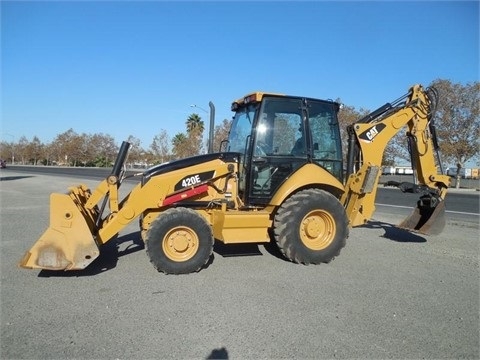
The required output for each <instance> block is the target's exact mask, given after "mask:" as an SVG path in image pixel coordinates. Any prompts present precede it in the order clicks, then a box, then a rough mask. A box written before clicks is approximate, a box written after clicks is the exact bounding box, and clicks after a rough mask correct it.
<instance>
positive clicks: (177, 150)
mask: <svg viewBox="0 0 480 360" xmlns="http://www.w3.org/2000/svg"><path fill="white" fill-rule="evenodd" d="M172 145H173V149H172V152H173V155H174V156H175V157H176V158H177V159H183V158H185V157H188V156H189V153H190V151H189V150H190V149H189V141H188V137H187V136H186V135H185V134H184V133H178V134H176V135H175V136H174V137H173V139H172Z"/></svg>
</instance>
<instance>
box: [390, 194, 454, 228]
mask: <svg viewBox="0 0 480 360" xmlns="http://www.w3.org/2000/svg"><path fill="white" fill-rule="evenodd" d="M429 200H437V199H435V198H433V199H429ZM398 227H399V228H402V229H406V230H411V231H416V232H419V233H422V234H426V235H438V234H440V233H441V232H442V231H443V228H444V227H445V201H442V200H440V201H438V202H437V201H426V202H425V201H423V199H420V200H419V202H418V205H417V207H416V208H415V209H414V210H413V212H412V213H411V214H410V216H409V217H407V218H406V219H405V220H404V221H403V222H402V223H401V224H400V225H398Z"/></svg>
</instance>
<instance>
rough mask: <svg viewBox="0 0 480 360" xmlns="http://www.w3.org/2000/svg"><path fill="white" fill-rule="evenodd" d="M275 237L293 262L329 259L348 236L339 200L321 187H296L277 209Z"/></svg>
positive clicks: (315, 261) (314, 261)
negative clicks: (294, 192) (294, 191)
mask: <svg viewBox="0 0 480 360" xmlns="http://www.w3.org/2000/svg"><path fill="white" fill-rule="evenodd" d="M273 232H274V238H275V241H276V243H277V245H278V247H279V249H280V251H281V252H282V254H283V255H284V256H285V257H286V258H287V259H289V260H290V261H293V262H295V263H301V264H320V263H328V262H330V261H331V260H332V259H333V258H334V257H335V256H337V255H338V254H339V253H340V250H341V249H342V248H343V247H344V246H345V243H346V239H347V237H348V219H347V216H346V213H345V209H344V207H343V206H342V204H341V203H340V202H339V201H338V199H337V198H335V197H334V196H333V195H332V194H330V193H328V192H326V191H323V190H320V189H307V190H302V191H299V192H298V193H296V194H294V195H292V196H291V197H290V198H288V199H287V200H286V201H285V202H284V203H283V204H282V205H281V206H280V208H279V209H278V212H277V214H276V215H275V219H274V229H273Z"/></svg>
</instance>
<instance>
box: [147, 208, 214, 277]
mask: <svg viewBox="0 0 480 360" xmlns="http://www.w3.org/2000/svg"><path fill="white" fill-rule="evenodd" d="M213 244H214V238H213V233H212V229H211V227H210V225H209V224H208V223H207V222H206V220H205V219H204V218H203V217H202V216H201V215H200V214H198V213H196V212H195V211H194V210H192V209H188V208H172V209H169V210H167V211H165V212H164V213H163V214H161V215H159V216H158V217H157V218H156V219H155V220H154V221H153V222H152V225H151V226H150V228H149V229H148V231H147V233H146V235H145V248H146V250H147V254H148V256H149V258H150V262H151V263H152V264H153V266H154V267H155V268H156V269H157V270H158V271H160V272H164V273H166V274H188V273H192V272H197V271H199V270H200V269H201V268H203V267H204V266H205V264H206V263H207V262H208V260H209V259H210V257H211V255H212V253H213Z"/></svg>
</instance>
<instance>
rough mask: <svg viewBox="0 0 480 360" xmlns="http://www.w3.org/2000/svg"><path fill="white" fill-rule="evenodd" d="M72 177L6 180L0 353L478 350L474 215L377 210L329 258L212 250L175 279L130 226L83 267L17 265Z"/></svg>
mask: <svg viewBox="0 0 480 360" xmlns="http://www.w3.org/2000/svg"><path fill="white" fill-rule="evenodd" d="M78 181H79V180H78V179H72V178H70V177H62V176H49V175H42V174H39V175H35V176H31V175H28V174H26V173H20V172H17V173H16V172H14V171H10V172H9V173H8V176H6V177H4V178H3V179H2V181H1V182H0V202H1V203H0V225H1V243H0V246H1V255H0V256H1V257H0V259H1V293H0V296H1V344H0V346H1V347H0V349H1V352H0V358H1V359H207V358H220V359H307V358H308V359H333V358H335V359H352V358H363V359H366V358H368V359H372V358H378V359H380V358H381V359H406V358H408V359H419V358H425V359H478V358H479V357H480V353H479V272H478V259H479V256H478V255H479V225H478V222H477V223H472V222H462V221H455V222H450V221H449V222H447V226H446V228H445V231H444V232H443V233H442V234H441V235H438V236H430V237H427V236H422V235H419V234H413V233H408V232H406V231H403V230H400V229H397V228H395V227H393V226H392V225H391V224H395V223H398V222H400V220H401V216H403V214H401V213H396V212H394V209H390V212H382V211H381V210H382V209H381V208H378V209H377V212H376V214H375V216H374V219H372V221H371V222H370V223H369V224H367V225H365V226H362V227H359V228H354V229H352V230H351V232H350V237H349V239H348V241H347V246H346V247H345V248H344V249H343V251H342V252H341V254H340V256H339V257H337V258H336V259H334V260H333V261H332V262H331V263H330V264H322V265H319V266H312V265H311V266H303V265H297V264H293V263H290V262H288V261H285V260H284V259H282V258H281V256H280V255H279V254H278V252H276V251H275V249H274V248H273V247H270V246H267V247H264V246H256V245H243V246H235V245H230V246H220V245H218V244H217V245H216V247H215V252H214V258H213V260H212V262H211V263H210V264H209V266H208V267H207V268H206V269H203V270H202V271H200V272H199V273H195V274H189V275H181V276H173V275H163V274H160V273H158V272H157V271H156V270H155V269H154V268H153V266H151V264H150V263H149V260H148V258H147V256H146V254H145V251H144V248H143V244H142V242H141V240H140V235H139V233H138V227H137V222H136V221H134V223H133V224H132V225H129V226H128V227H127V228H125V229H124V231H122V232H121V233H120V234H119V236H118V238H117V239H116V240H112V241H111V242H110V243H108V244H107V246H106V247H105V249H104V252H103V254H102V255H101V256H100V258H99V259H98V260H97V261H95V262H94V263H93V264H92V265H91V266H90V267H89V268H87V269H86V270H84V271H78V272H46V271H38V270H25V269H20V268H18V267H17V263H18V261H19V260H20V258H21V257H22V255H23V253H24V252H25V251H26V250H28V249H29V248H30V246H31V245H32V244H33V243H34V242H35V241H36V240H37V239H38V237H39V236H40V235H41V234H42V232H43V231H44V230H45V229H46V227H47V226H48V216H49V208H48V202H49V195H50V193H51V192H64V191H65V190H66V189H67V187H68V186H71V185H73V184H76V183H77V182H78ZM84 182H85V183H86V184H87V185H88V186H91V187H94V186H96V185H97V184H98V181H96V180H86V181H84ZM132 186H134V184H124V185H122V188H121V194H125V193H126V192H128V191H129V190H130V189H131V187H132ZM400 210H401V209H400Z"/></svg>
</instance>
